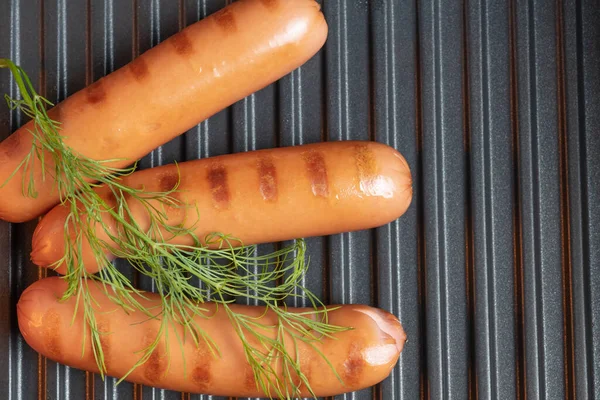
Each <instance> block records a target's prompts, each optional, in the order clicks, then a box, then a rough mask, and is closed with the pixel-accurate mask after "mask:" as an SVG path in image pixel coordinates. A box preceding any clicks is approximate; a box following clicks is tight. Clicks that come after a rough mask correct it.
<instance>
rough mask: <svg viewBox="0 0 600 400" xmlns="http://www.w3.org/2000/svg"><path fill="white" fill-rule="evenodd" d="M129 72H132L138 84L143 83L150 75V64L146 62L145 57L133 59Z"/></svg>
mask: <svg viewBox="0 0 600 400" xmlns="http://www.w3.org/2000/svg"><path fill="white" fill-rule="evenodd" d="M129 71H131V74H132V75H133V78H134V79H135V80H136V81H138V82H141V81H143V80H144V79H146V77H147V76H148V75H149V74H150V71H149V69H148V63H147V62H146V60H144V56H139V57H137V58H135V59H133V61H131V62H130V63H129Z"/></svg>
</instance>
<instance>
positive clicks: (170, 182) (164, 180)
mask: <svg viewBox="0 0 600 400" xmlns="http://www.w3.org/2000/svg"><path fill="white" fill-rule="evenodd" d="M179 181H180V176H179V173H178V172H177V171H168V172H165V173H163V174H162V175H161V176H160V179H159V183H158V185H159V188H160V190H161V191H163V192H169V191H171V190H175V189H176V188H177V186H178V184H179Z"/></svg>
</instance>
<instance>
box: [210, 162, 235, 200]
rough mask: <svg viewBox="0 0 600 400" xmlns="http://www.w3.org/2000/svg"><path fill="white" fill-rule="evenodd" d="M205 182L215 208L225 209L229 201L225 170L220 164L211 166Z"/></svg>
mask: <svg viewBox="0 0 600 400" xmlns="http://www.w3.org/2000/svg"><path fill="white" fill-rule="evenodd" d="M207 180H208V184H209V186H210V191H211V194H212V198H213V203H214V205H215V207H217V208H227V207H228V206H229V201H230V194H229V186H228V182H227V169H226V168H225V167H224V166H223V165H222V164H218V163H215V164H212V165H211V166H210V168H209V170H208V175H207Z"/></svg>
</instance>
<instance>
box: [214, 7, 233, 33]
mask: <svg viewBox="0 0 600 400" xmlns="http://www.w3.org/2000/svg"><path fill="white" fill-rule="evenodd" d="M213 18H214V20H215V22H216V23H217V25H218V26H219V27H221V29H223V30H224V31H225V32H235V31H236V30H237V23H236V22H235V15H234V14H233V11H231V9H230V8H224V9H222V10H221V11H219V12H217V13H215V14H213Z"/></svg>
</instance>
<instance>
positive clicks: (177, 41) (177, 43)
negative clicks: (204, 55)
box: [169, 31, 194, 56]
mask: <svg viewBox="0 0 600 400" xmlns="http://www.w3.org/2000/svg"><path fill="white" fill-rule="evenodd" d="M169 42H170V43H171V44H172V45H173V47H174V48H175V51H176V52H177V54H179V55H181V56H188V55H190V54H191V53H192V52H193V51H194V47H193V45H192V41H191V40H190V38H189V36H188V34H187V32H186V31H181V32H179V33H178V34H176V35H174V36H172V37H171V38H170V39H169Z"/></svg>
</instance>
